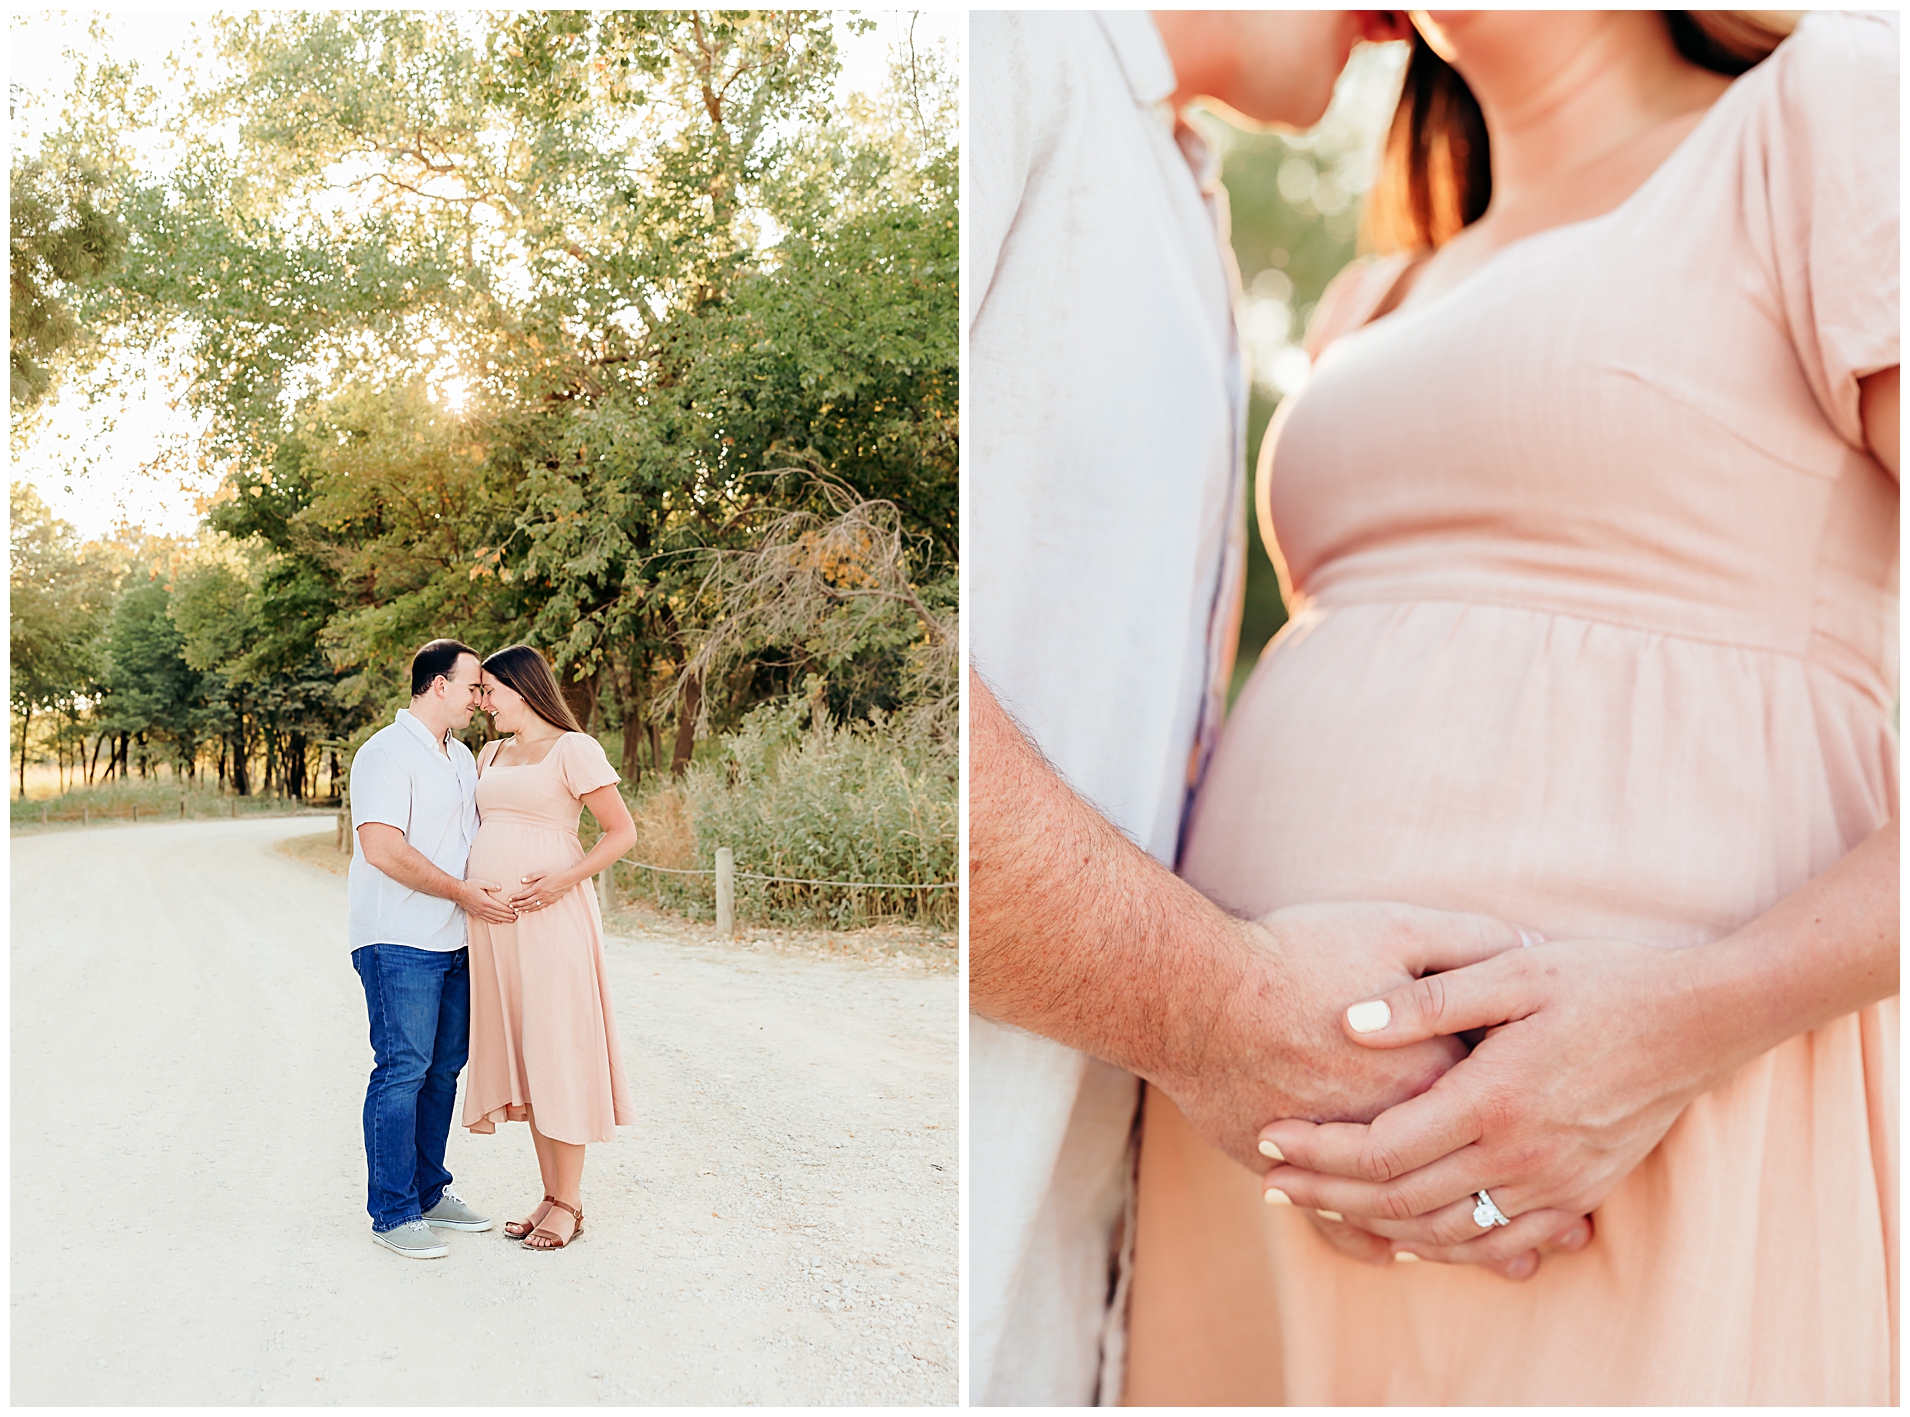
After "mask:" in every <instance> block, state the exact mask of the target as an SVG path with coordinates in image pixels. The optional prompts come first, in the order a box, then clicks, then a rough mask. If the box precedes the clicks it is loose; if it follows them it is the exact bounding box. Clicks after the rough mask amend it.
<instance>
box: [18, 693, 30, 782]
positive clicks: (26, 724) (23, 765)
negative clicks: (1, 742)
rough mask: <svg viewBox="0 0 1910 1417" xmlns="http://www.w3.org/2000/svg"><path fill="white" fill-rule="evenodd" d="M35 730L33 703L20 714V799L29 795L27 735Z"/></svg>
mask: <svg viewBox="0 0 1910 1417" xmlns="http://www.w3.org/2000/svg"><path fill="white" fill-rule="evenodd" d="M32 731H33V705H32V704H28V705H27V706H26V709H25V710H24V711H23V712H22V713H21V715H20V799H21V800H22V801H25V800H26V795H27V735H28V734H29V733H31V732H32Z"/></svg>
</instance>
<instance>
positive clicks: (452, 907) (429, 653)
mask: <svg viewBox="0 0 1910 1417" xmlns="http://www.w3.org/2000/svg"><path fill="white" fill-rule="evenodd" d="M480 679H481V671H480V669H479V667H478V657H477V651H475V650H473V649H472V648H471V647H470V646H468V645H463V644H459V643H458V642H457V641H456V640H433V641H432V642H431V643H430V644H428V645H426V646H425V647H424V648H423V649H421V650H419V651H418V653H417V655H416V656H415V657H414V658H413V659H412V661H411V707H410V708H408V709H399V710H398V716H397V719H396V721H395V722H393V723H391V724H389V725H387V726H386V727H384V728H381V729H379V730H378V732H376V733H374V734H372V736H371V737H370V738H369V739H368V740H367V741H366V743H365V746H364V747H362V748H360V749H359V750H358V753H357V755H356V756H355V757H354V758H353V759H352V766H351V811H352V826H353V828H354V829H355V830H354V833H353V834H354V836H355V837H356V844H355V847H354V850H353V851H352V860H351V877H350V882H351V885H350V896H351V925H350V929H351V946H352V956H351V960H352V967H353V968H354V969H356V970H357V971H358V977H359V979H360V980H362V981H363V983H364V986H365V1007H366V1010H367V1012H368V1013H369V1014H370V1018H371V1048H372V1055H373V1058H374V1060H375V1065H374V1066H373V1068H372V1073H371V1085H370V1086H369V1087H368V1088H367V1089H366V1091H365V1161H366V1166H367V1169H368V1170H369V1173H370V1183H369V1186H368V1188H367V1192H368V1194H367V1199H366V1208H367V1209H368V1210H369V1211H370V1212H371V1238H372V1239H373V1240H374V1241H375V1242H376V1243H378V1244H380V1245H383V1246H384V1247H385V1248H386V1249H388V1250H391V1251H393V1252H395V1253H397V1254H400V1255H403V1256H405V1257H406V1258H407V1259H437V1258H438V1257H440V1256H442V1255H444V1254H446V1253H448V1252H449V1246H447V1245H446V1244H445V1243H444V1242H443V1241H442V1240H441V1239H440V1238H439V1237H438V1236H437V1235H435V1234H433V1233H432V1232H433V1230H434V1229H437V1230H489V1229H490V1228H491V1221H490V1218H489V1217H488V1216H483V1215H479V1214H478V1213H477V1212H476V1211H475V1210H473V1209H471V1207H470V1206H468V1205H466V1204H465V1203H464V1202H463V1201H462V1200H460V1199H458V1197H457V1196H455V1195H453V1194H452V1193H451V1191H450V1190H449V1186H450V1184H451V1173H450V1172H449V1171H447V1170H445V1169H444V1147H445V1141H446V1139H447V1138H448V1137H449V1136H450V1134H451V1112H452V1108H453V1106H454V1104H455V1103H456V1100H457V1091H458V1074H459V1072H461V1071H462V1070H463V1068H464V1060H465V1056H466V1054H467V1053H468V1051H469V1048H470V1032H471V1030H470V1023H471V983H470V971H469V968H468V959H469V951H468V950H467V949H466V947H465V931H464V918H465V915H466V914H467V913H469V914H472V915H476V916H478V917H480V918H481V919H484V920H490V921H494V922H497V923H500V924H503V923H508V922H510V921H512V920H515V919H516V918H517V917H516V915H515V914H514V913H513V912H512V910H511V909H510V907H509V906H507V905H505V904H504V903H503V902H502V900H500V899H499V898H498V897H496V896H495V895H493V894H492V892H495V891H497V890H498V889H499V884H498V883H497V882H495V881H467V880H465V879H464V864H465V859H466V858H467V857H468V856H469V855H470V853H471V842H472V840H473V838H475V837H476V836H477V825H478V817H477V764H476V762H475V761H473V759H472V757H471V750H470V749H469V748H467V747H465V746H464V744H463V743H461V742H459V741H458V740H457V739H456V738H455V737H453V736H452V734H453V733H455V732H456V731H457V730H458V729H460V728H463V727H465V726H466V725H467V724H469V723H470V721H471V715H472V713H473V712H474V711H475V710H476V709H477V706H478V695H479V688H480Z"/></svg>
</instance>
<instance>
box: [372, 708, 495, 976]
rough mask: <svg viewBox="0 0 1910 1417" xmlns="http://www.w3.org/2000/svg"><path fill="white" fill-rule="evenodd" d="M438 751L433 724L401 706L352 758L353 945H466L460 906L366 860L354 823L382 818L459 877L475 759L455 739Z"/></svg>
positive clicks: (472, 836)
mask: <svg viewBox="0 0 1910 1417" xmlns="http://www.w3.org/2000/svg"><path fill="white" fill-rule="evenodd" d="M444 747H445V751H444V752H442V753H441V752H439V751H438V748H437V744H436V743H435V742H434V740H433V739H432V737H431V730H430V729H428V728H426V727H425V726H424V725H423V724H422V723H420V722H418V720H417V719H416V718H414V717H412V715H411V711H410V710H409V709H399V710H398V717H397V719H396V721H395V722H392V723H389V724H387V725H386V726H385V727H383V728H381V729H379V730H378V731H377V732H376V733H374V734H372V735H371V737H370V738H368V739H366V740H365V746H364V747H362V748H360V749H359V750H358V753H357V755H356V756H355V757H353V758H352V764H351V825H352V853H351V874H350V876H349V877H348V878H347V879H348V892H347V893H348V895H349V897H350V901H351V923H350V933H351V947H352V948H353V949H357V948H359V947H360V946H361V945H409V946H411V948H413V949H416V950H435V951H440V952H443V951H447V950H461V949H463V948H464V943H465V933H464V912H463V911H462V910H460V909H459V908H458V906H457V903H456V902H455V901H449V900H445V899H444V898H443V897H442V896H435V895H426V894H425V893H424V892H423V891H414V890H412V889H411V887H409V886H405V885H400V884H399V883H398V882H397V881H394V880H392V879H391V877H389V876H387V875H386V874H385V873H384V872H383V871H380V870H379V869H378V868H377V867H376V866H374V865H372V864H371V862H369V861H367V860H366V859H365V845H364V843H363V842H362V841H360V840H359V839H358V828H360V827H362V826H363V825H364V824H365V823H366V822H383V823H384V824H385V825H386V826H393V827H396V828H398V830H399V831H401V832H403V833H404V834H405V840H406V841H407V842H409V843H410V844H411V845H412V846H414V847H416V848H417V849H418V851H420V852H421V853H423V855H424V857H425V859H426V860H427V861H429V862H430V863H431V864H432V865H433V866H436V867H437V868H438V869H439V870H440V871H443V872H444V873H445V874H446V875H449V876H455V877H456V878H457V879H458V880H460V881H461V880H463V879H464V866H465V862H466V860H467V859H469V857H470V855H471V843H472V842H473V841H474V840H476V838H477V829H478V813H477V763H476V761H475V760H474V759H473V758H472V757H471V750H470V749H469V748H467V747H465V746H464V744H463V743H461V742H459V741H458V740H457V739H456V738H451V737H447V738H446V739H445V744H444Z"/></svg>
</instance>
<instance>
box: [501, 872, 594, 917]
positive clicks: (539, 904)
mask: <svg viewBox="0 0 1910 1417" xmlns="http://www.w3.org/2000/svg"><path fill="white" fill-rule="evenodd" d="M577 879H578V878H577V876H576V874H575V873H574V872H571V871H555V870H553V871H532V872H531V873H530V874H529V875H528V876H520V877H519V878H518V884H517V889H516V890H514V891H512V892H511V894H510V895H509V896H508V897H507V898H506V904H508V905H509V906H510V907H511V909H513V910H542V909H543V908H544V907H545V906H547V905H549V904H550V903H551V902H552V901H554V900H558V899H561V898H562V897H563V896H564V894H565V893H566V892H568V891H570V890H571V889H572V888H573V887H575V886H576V884H577Z"/></svg>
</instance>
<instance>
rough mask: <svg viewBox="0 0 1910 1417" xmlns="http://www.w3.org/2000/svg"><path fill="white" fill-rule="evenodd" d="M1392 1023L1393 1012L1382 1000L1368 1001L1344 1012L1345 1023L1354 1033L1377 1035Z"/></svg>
mask: <svg viewBox="0 0 1910 1417" xmlns="http://www.w3.org/2000/svg"><path fill="white" fill-rule="evenodd" d="M1392 1021H1393V1011H1392V1009H1391V1007H1389V1006H1388V1004H1387V1002H1386V1001H1385V1000H1384V999H1368V1000H1367V1001H1366V1002H1365V1003H1363V1004H1355V1005H1353V1007H1352V1008H1350V1009H1348V1010H1347V1011H1346V1022H1347V1024H1348V1025H1349V1026H1350V1027H1351V1028H1352V1030H1353V1032H1355V1033H1378V1032H1379V1031H1380V1030H1381V1029H1382V1028H1384V1027H1386V1025H1387V1024H1389V1023H1391V1022H1392Z"/></svg>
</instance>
